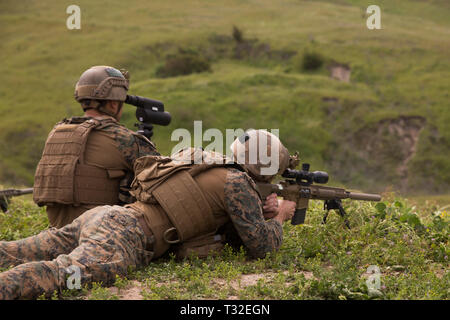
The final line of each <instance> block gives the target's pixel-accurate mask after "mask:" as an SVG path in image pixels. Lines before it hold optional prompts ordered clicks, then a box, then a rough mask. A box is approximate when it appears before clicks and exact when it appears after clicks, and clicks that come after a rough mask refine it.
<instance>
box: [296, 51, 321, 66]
mask: <svg viewBox="0 0 450 320" xmlns="http://www.w3.org/2000/svg"><path fill="white" fill-rule="evenodd" d="M324 62H325V59H324V57H323V56H322V55H321V54H320V53H318V52H315V51H307V52H305V53H304V54H303V56H302V60H301V68H302V70H304V71H315V70H318V69H320V68H321V67H322V66H323V64H324Z"/></svg>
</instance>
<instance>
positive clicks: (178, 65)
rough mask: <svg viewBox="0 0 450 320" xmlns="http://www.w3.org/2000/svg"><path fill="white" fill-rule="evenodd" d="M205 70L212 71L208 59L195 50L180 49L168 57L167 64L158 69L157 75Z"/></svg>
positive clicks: (163, 75) (168, 75)
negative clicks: (184, 50)
mask: <svg viewBox="0 0 450 320" xmlns="http://www.w3.org/2000/svg"><path fill="white" fill-rule="evenodd" d="M205 71H211V65H210V63H209V62H208V60H207V59H205V58H204V57H202V56H201V55H198V54H197V53H195V52H183V51H180V52H179V53H177V54H176V55H171V56H168V57H167V58H166V61H165V64H164V65H163V66H161V67H159V68H158V69H157V70H156V76H158V77H161V78H167V77H175V76H181V75H188V74H192V73H199V72H205Z"/></svg>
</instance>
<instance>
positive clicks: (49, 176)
mask: <svg viewBox="0 0 450 320" xmlns="http://www.w3.org/2000/svg"><path fill="white" fill-rule="evenodd" d="M110 121H111V120H104V121H98V120H95V119H89V120H87V121H85V122H83V123H81V124H71V123H64V124H61V125H58V126H56V127H55V128H54V129H53V130H52V132H50V134H49V137H48V139H47V142H46V144H45V147H44V151H43V154H42V158H41V160H40V162H39V164H38V167H37V169H36V174H35V183H34V190H33V199H34V201H35V202H36V203H37V204H38V205H45V204H48V203H60V204H74V205H79V204H114V203H116V202H117V197H118V189H119V181H118V179H110V175H111V174H110V173H109V172H108V170H106V169H103V168H98V167H94V166H89V165H86V164H85V163H84V159H83V156H84V150H85V147H86V142H87V138H88V136H89V133H90V132H91V131H92V130H93V129H94V128H99V127H102V126H103V125H105V124H107V123H109V122H110ZM115 175H116V176H117V174H115Z"/></svg>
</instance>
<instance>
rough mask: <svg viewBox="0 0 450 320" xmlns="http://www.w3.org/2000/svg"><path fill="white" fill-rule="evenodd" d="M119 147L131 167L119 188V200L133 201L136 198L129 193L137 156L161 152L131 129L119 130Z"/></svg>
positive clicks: (124, 202)
mask: <svg viewBox="0 0 450 320" xmlns="http://www.w3.org/2000/svg"><path fill="white" fill-rule="evenodd" d="M115 138H116V142H117V145H118V149H119V150H120V151H121V153H122V155H123V157H124V159H125V162H126V163H127V166H128V168H129V171H128V172H127V173H126V175H125V177H124V178H123V179H122V180H121V181H120V188H119V200H120V204H127V203H132V202H134V201H135V200H136V199H135V198H134V197H133V196H132V195H131V194H130V193H129V191H130V185H131V182H132V181H133V178H134V172H133V167H134V161H135V160H136V159H137V158H140V157H143V156H148V155H157V156H159V155H160V154H159V152H158V151H157V150H156V147H155V145H154V144H153V143H152V142H151V141H150V140H148V139H147V138H146V137H144V136H141V135H138V134H136V133H134V132H132V131H130V130H124V129H122V130H119V131H117V132H116V135H115Z"/></svg>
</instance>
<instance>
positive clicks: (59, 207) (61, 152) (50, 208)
mask: <svg viewBox="0 0 450 320" xmlns="http://www.w3.org/2000/svg"><path fill="white" fill-rule="evenodd" d="M128 87H129V75H128V72H125V71H123V73H122V71H119V70H117V69H115V68H112V67H108V66H95V67H92V68H90V69H88V70H86V71H85V72H84V73H83V74H82V75H81V77H80V79H79V81H78V82H77V84H76V86H75V99H76V100H77V101H78V102H79V103H80V104H81V107H82V108H83V111H84V112H85V114H84V116H82V117H72V118H69V119H64V120H63V121H61V122H59V123H58V124H57V125H56V126H55V127H54V128H53V130H52V131H51V132H50V134H49V136H48V138H47V141H46V143H45V147H44V151H43V153H42V158H41V160H40V161H39V164H38V166H37V169H36V173H35V180H34V190H33V198H34V201H35V202H36V203H37V204H38V205H39V206H44V205H46V206H47V215H48V218H49V222H50V225H51V226H52V227H57V228H60V227H63V226H64V225H67V224H69V223H71V222H72V221H73V220H74V219H75V218H77V217H78V216H80V215H81V214H82V213H83V212H85V211H87V210H89V209H92V208H94V207H96V206H99V205H106V204H109V205H114V204H125V203H129V202H130V200H129V198H130V195H129V193H128V187H129V183H130V182H131V180H132V178H133V176H134V175H133V164H134V161H135V160H136V159H137V158H139V157H141V156H145V155H159V153H158V152H157V151H156V147H155V145H154V144H153V143H152V142H151V141H150V140H149V139H147V138H146V137H144V136H142V135H139V134H137V133H135V132H133V131H131V130H129V129H127V128H126V127H125V126H123V125H121V124H120V123H119V120H120V118H121V116H122V105H123V103H124V101H125V99H126V96H127V91H128ZM128 180H129V181H130V182H128V183H127V181H128Z"/></svg>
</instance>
